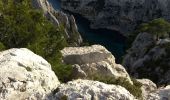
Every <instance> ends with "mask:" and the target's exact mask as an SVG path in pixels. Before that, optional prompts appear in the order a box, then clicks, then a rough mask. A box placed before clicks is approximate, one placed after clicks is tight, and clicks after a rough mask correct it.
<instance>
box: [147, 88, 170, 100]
mask: <svg viewBox="0 0 170 100" xmlns="http://www.w3.org/2000/svg"><path fill="white" fill-rule="evenodd" d="M146 100H170V85H168V86H166V87H162V88H160V89H158V90H156V91H153V92H151V93H150V94H149V95H148V98H147V99H146Z"/></svg>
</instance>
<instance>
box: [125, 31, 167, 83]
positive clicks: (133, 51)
mask: <svg viewBox="0 0 170 100" xmlns="http://www.w3.org/2000/svg"><path fill="white" fill-rule="evenodd" d="M165 40H166V41H165ZM167 40H168V41H167ZM160 41H164V42H163V43H161V42H160ZM169 54H170V42H169V39H162V40H159V41H156V39H155V37H154V36H153V35H151V34H149V33H140V34H139V35H138V36H137V37H136V39H135V41H134V42H133V44H132V47H131V48H130V49H129V50H128V53H127V55H126V56H125V57H124V60H123V66H125V67H126V69H127V70H128V72H129V73H130V74H131V75H133V76H135V77H137V78H149V79H151V80H152V81H154V82H155V83H157V84H168V83H170V77H169V76H170V73H169V72H170V63H169V61H170V55H169Z"/></svg>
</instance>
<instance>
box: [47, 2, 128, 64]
mask: <svg viewBox="0 0 170 100" xmlns="http://www.w3.org/2000/svg"><path fill="white" fill-rule="evenodd" d="M48 1H49V2H50V3H51V4H52V6H53V7H54V8H55V9H56V10H61V5H60V0H48ZM63 11H64V12H65V13H68V14H72V15H74V17H75V19H76V24H77V26H78V30H79V32H80V33H81V35H82V37H83V40H84V41H87V42H88V43H89V44H90V45H92V44H100V45H103V46H105V47H106V48H107V49H108V50H109V51H111V52H112V54H113V55H114V56H115V58H116V62H118V63H121V59H122V56H123V55H124V54H125V48H126V47H125V46H126V43H125V42H126V37H125V36H123V35H122V34H120V33H119V32H117V31H113V30H108V29H91V28H90V21H89V20H87V19H86V18H84V17H82V16H81V15H79V14H76V13H72V12H69V11H65V10H63Z"/></svg>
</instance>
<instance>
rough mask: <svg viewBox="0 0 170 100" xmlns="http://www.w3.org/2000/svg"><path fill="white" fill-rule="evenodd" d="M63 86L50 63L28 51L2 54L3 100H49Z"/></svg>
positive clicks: (0, 81) (0, 92)
mask: <svg viewBox="0 0 170 100" xmlns="http://www.w3.org/2000/svg"><path fill="white" fill-rule="evenodd" d="M59 84H60V82H59V81H58V78H57V77H56V76H55V74H54V72H53V71H52V70H51V66H50V64H49V63H48V62H47V61H45V60H44V59H43V58H42V57H40V56H38V55H36V54H34V53H33V52H31V51H29V50H28V49H24V48H22V49H10V50H6V51H3V52H0V100H44V99H47V100H48V99H50V98H51V97H52V91H54V90H55V89H56V88H57V87H58V86H59Z"/></svg>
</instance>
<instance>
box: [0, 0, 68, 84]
mask: <svg viewBox="0 0 170 100" xmlns="http://www.w3.org/2000/svg"><path fill="white" fill-rule="evenodd" d="M0 41H1V43H0V50H3V49H4V47H6V49H10V48H29V49H30V50H32V51H33V52H34V53H36V54H38V55H40V56H42V57H44V58H45V59H46V60H47V61H48V62H50V63H51V65H52V69H53V70H54V71H55V73H56V75H58V77H59V79H60V80H61V81H64V82H65V81H66V80H69V75H70V72H71V67H68V66H65V65H63V64H61V54H60V52H59V51H60V50H61V49H63V47H65V46H67V41H66V39H65V32H64V27H63V26H59V27H56V26H54V25H53V24H52V23H50V22H49V21H48V20H47V19H46V18H45V17H44V16H43V13H42V11H40V10H37V9H34V8H33V7H32V5H31V0H3V1H2V0H1V1H0ZM4 45H5V46H4ZM27 69H28V70H30V69H29V68H27Z"/></svg>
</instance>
